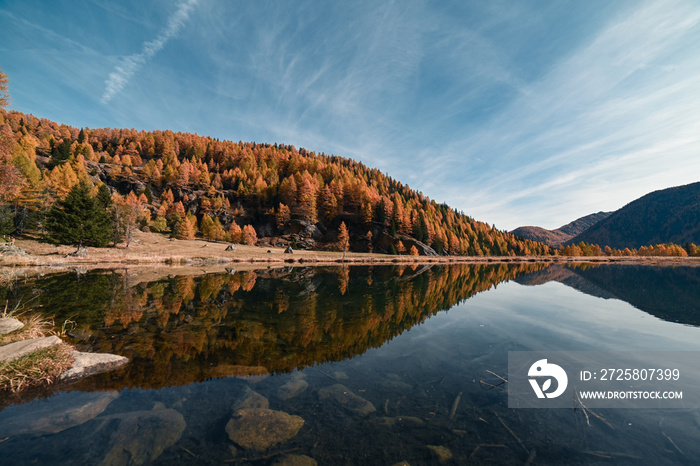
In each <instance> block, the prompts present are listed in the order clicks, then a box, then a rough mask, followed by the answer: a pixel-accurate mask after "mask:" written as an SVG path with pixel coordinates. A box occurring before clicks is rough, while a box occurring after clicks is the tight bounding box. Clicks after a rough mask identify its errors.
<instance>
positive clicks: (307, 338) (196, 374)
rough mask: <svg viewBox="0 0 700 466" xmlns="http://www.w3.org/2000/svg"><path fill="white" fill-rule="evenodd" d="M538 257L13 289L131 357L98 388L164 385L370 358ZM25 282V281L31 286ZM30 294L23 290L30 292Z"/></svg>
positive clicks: (92, 344)
mask: <svg viewBox="0 0 700 466" xmlns="http://www.w3.org/2000/svg"><path fill="white" fill-rule="evenodd" d="M542 267H544V265H541V264H528V265H524V264H521V265H512V264H508V265H507V264H493V265H466V264H461V265H452V266H432V267H422V266H396V267H351V268H347V267H345V268H341V267H338V268H287V269H272V270H265V271H256V272H253V271H247V272H240V273H231V274H210V275H204V276H200V277H193V276H177V277H171V278H168V279H165V280H160V281H155V282H150V283H146V282H140V283H138V284H136V285H134V286H132V285H131V284H130V283H129V278H128V275H127V274H123V273H105V274H96V273H95V274H87V275H84V276H82V277H80V280H76V278H75V275H72V274H65V275H61V276H51V277H48V278H44V279H37V280H35V281H31V282H28V283H26V284H23V285H22V286H19V287H17V288H16V289H15V290H14V292H13V294H16V295H17V296H19V295H21V294H23V293H28V291H26V290H29V289H32V290H35V292H36V293H38V297H37V299H36V301H35V302H37V303H38V305H39V306H41V309H45V310H46V312H47V313H49V312H50V313H51V314H52V315H54V316H55V319H56V322H63V321H64V320H66V319H68V318H70V319H71V320H73V321H75V322H76V324H77V327H76V328H75V329H74V330H73V332H72V333H74V334H76V335H80V336H81V338H80V339H77V340H76V342H77V344H78V345H84V346H89V348H90V349H91V350H93V351H100V352H111V353H117V354H122V355H125V356H128V357H129V358H131V359H132V361H133V362H132V363H131V364H130V365H128V366H127V368H126V369H124V370H123V371H122V372H121V373H120V374H119V379H118V380H115V374H110V375H104V376H101V377H100V376H98V377H94V378H90V379H87V380H86V381H84V382H82V384H83V385H82V386H88V385H89V386H95V387H111V388H119V387H124V386H128V387H160V386H164V385H180V384H186V383H190V382H193V381H197V380H203V379H206V378H208V377H216V376H227V375H261V374H263V373H266V372H271V373H275V372H289V371H292V370H294V369H297V368H303V367H306V366H310V365H313V364H318V363H323V362H328V361H338V360H342V359H346V358H351V357H354V356H356V355H359V354H362V353H364V352H365V351H367V350H368V349H369V348H373V347H378V346H380V345H382V344H383V343H385V342H386V341H388V340H390V339H392V338H393V337H395V336H397V335H399V334H401V333H402V332H404V331H405V330H408V329H410V328H411V327H413V326H414V325H416V324H418V323H420V322H423V321H424V320H425V319H427V318H429V317H430V316H432V315H434V314H435V313H437V312H439V311H441V310H447V309H449V308H451V307H452V306H454V305H455V304H457V303H458V302H460V301H462V300H464V299H467V298H469V297H471V296H472V295H474V294H476V293H478V292H481V291H485V290H488V289H489V288H491V286H493V285H495V284H497V283H500V282H502V281H504V280H510V279H514V278H515V277H517V276H518V275H520V274H522V273H526V272H532V271H535V270H538V269H540V268H542ZM25 287H26V288H25ZM23 290H24V291H23Z"/></svg>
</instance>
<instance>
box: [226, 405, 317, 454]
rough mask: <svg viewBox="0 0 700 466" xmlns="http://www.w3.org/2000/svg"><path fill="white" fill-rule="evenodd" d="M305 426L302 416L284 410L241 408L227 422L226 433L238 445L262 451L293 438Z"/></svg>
mask: <svg viewBox="0 0 700 466" xmlns="http://www.w3.org/2000/svg"><path fill="white" fill-rule="evenodd" d="M303 426H304V420H303V419H302V418H301V417H299V416H293V415H291V414H287V413H285V412H282V411H274V410H272V409H264V408H255V409H241V410H238V411H237V412H236V414H234V416H233V417H232V418H231V420H230V421H228V424H226V433H227V434H228V436H229V438H230V439H231V441H232V442H234V443H236V444H237V445H240V446H241V447H243V448H246V449H248V450H256V451H260V452H262V451H265V450H267V449H268V448H270V447H272V446H274V445H277V444H280V443H283V442H286V441H287V440H290V439H292V438H293V437H294V436H296V435H297V433H298V432H299V430H300V429H301V428H302V427H303Z"/></svg>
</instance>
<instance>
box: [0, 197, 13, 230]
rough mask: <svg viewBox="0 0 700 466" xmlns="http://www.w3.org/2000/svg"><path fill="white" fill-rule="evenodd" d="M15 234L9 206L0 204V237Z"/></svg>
mask: <svg viewBox="0 0 700 466" xmlns="http://www.w3.org/2000/svg"><path fill="white" fill-rule="evenodd" d="M14 232H15V222H14V214H13V212H12V209H11V208H10V206H7V205H1V204H0V236H5V235H11V234H12V233H14Z"/></svg>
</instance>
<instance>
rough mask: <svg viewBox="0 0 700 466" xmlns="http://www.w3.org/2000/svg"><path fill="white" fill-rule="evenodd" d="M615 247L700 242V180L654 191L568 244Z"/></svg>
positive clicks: (683, 244) (617, 211) (631, 247)
mask: <svg viewBox="0 0 700 466" xmlns="http://www.w3.org/2000/svg"><path fill="white" fill-rule="evenodd" d="M581 241H583V242H585V243H590V244H597V245H599V246H601V247H603V246H610V247H611V248H617V249H624V248H630V249H633V248H639V247H642V246H646V245H652V244H668V243H675V244H678V245H681V246H685V245H687V244H693V243H694V244H698V243H700V183H691V184H687V185H685V186H677V187H674V188H668V189H662V190H659V191H654V192H652V193H649V194H647V195H645V196H642V197H640V198H639V199H636V200H634V201H632V202H630V203H629V204H627V205H626V206H624V207H622V208H621V209H619V210H616V211H615V212H613V213H612V214H611V215H610V216H609V217H608V218H606V219H604V220H601V221H600V222H598V223H596V224H595V225H593V226H592V227H591V228H589V229H587V230H585V231H584V232H583V233H581V234H580V235H578V236H576V237H574V238H572V239H571V240H569V241H568V243H567V244H578V243H579V242H581Z"/></svg>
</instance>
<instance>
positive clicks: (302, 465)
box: [273, 455, 318, 466]
mask: <svg viewBox="0 0 700 466" xmlns="http://www.w3.org/2000/svg"><path fill="white" fill-rule="evenodd" d="M317 464H318V463H317V462H316V460H315V459H313V458H311V457H310V456H306V455H285V456H283V457H282V458H280V459H279V460H277V461H276V462H275V463H273V466H316V465H317Z"/></svg>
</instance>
